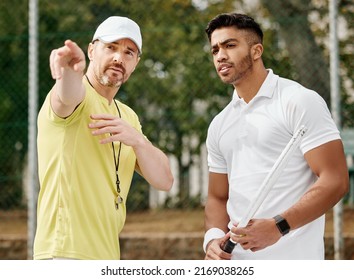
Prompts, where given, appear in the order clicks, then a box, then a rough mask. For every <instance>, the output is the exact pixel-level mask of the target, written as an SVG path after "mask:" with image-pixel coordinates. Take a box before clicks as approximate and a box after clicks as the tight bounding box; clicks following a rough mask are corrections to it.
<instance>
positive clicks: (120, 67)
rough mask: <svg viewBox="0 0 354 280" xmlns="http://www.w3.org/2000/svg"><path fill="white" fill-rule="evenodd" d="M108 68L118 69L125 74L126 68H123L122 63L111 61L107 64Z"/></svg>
mask: <svg viewBox="0 0 354 280" xmlns="http://www.w3.org/2000/svg"><path fill="white" fill-rule="evenodd" d="M109 68H113V69H115V70H118V69H120V70H121V71H122V73H123V75H125V72H126V70H125V67H124V66H123V65H122V63H112V64H110V65H108V67H107V69H109Z"/></svg>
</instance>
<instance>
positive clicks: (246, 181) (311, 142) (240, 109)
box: [207, 69, 340, 259]
mask: <svg viewBox="0 0 354 280" xmlns="http://www.w3.org/2000/svg"><path fill="white" fill-rule="evenodd" d="M301 125H305V126H306V127H307V128H308V130H307V132H306V134H305V135H304V137H303V139H302V141H301V143H300V147H299V148H298V149H297V150H296V151H295V154H294V155H293V157H292V158H291V159H290V160H289V162H288V164H287V166H286V167H285V169H284V170H283V172H282V173H281V175H280V178H279V179H278V181H277V182H276V184H275V185H274V186H273V188H272V189H271V191H270V193H269V194H268V196H267V198H266V199H265V201H264V202H263V203H262V205H261V207H260V208H259V210H258V211H257V213H256V214H255V216H254V218H271V217H273V216H275V215H277V214H280V213H282V212H283V211H284V210H286V209H288V208H289V207H291V206H292V205H293V204H294V203H296V202H297V201H298V200H299V199H300V197H301V196H302V195H303V194H304V193H305V192H306V190H307V189H308V188H309V187H310V186H311V185H312V184H313V183H314V182H315V181H316V179H317V177H316V176H315V174H313V173H312V171H311V169H310V168H309V166H308V165H307V162H306V161H305V159H304V154H305V153H306V152H307V151H309V150H311V149H313V148H315V147H318V146H320V145H322V144H324V143H326V142H329V141H332V140H335V139H340V135H339V131H338V129H337V127H336V125H335V123H334V121H333V119H332V117H331V114H330V112H329V110H328V107H327V104H326V103H325V101H324V100H323V98H322V97H321V96H320V95H318V94H317V93H316V92H314V91H312V90H309V89H306V88H305V87H303V86H302V85H300V84H298V83H296V82H294V81H291V80H288V79H284V78H280V77H279V76H277V75H274V74H273V71H272V70H270V69H268V75H267V78H266V80H265V81H264V83H263V85H262V87H261V88H260V90H259V92H258V93H257V95H256V96H255V97H254V98H253V99H252V100H251V101H250V102H249V103H248V104H247V103H246V102H245V101H244V100H243V99H240V98H239V96H238V94H237V92H236V90H235V91H234V94H233V99H232V101H231V102H230V103H229V104H228V105H227V106H226V107H225V108H224V109H223V110H222V111H221V112H220V113H219V114H218V115H217V116H216V117H215V118H214V119H213V121H212V122H211V124H210V127H209V130H208V137H207V149H208V165H209V171H210V172H214V173H225V174H228V180H229V200H228V202H227V212H228V214H229V216H230V223H229V227H230V228H231V226H232V224H234V223H237V222H239V221H240V219H241V218H242V217H243V216H244V215H245V214H246V211H247V209H248V207H249V204H250V202H251V201H252V200H253V198H254V195H255V194H256V193H257V190H258V188H259V187H260V186H261V184H262V182H263V180H264V178H265V177H266V175H267V174H268V172H269V171H270V170H271V168H272V166H273V164H274V163H275V161H276V159H277V158H278V156H279V155H280V154H281V152H282V150H283V149H284V148H285V146H286V145H287V143H288V142H289V140H290V138H291V137H292V135H293V134H294V133H295V132H296V130H297V129H298V128H299V127H300V126H301ZM324 222H325V217H324V216H322V217H320V218H319V219H317V220H315V221H313V222H312V223H310V224H307V225H305V226H303V227H301V228H299V229H297V230H292V231H291V232H290V233H289V234H287V235H285V236H284V237H282V238H281V239H280V240H279V241H278V242H277V243H276V244H274V245H272V246H270V247H267V248H266V249H264V250H261V251H258V252H252V251H250V250H247V251H245V250H243V249H242V247H241V246H236V248H235V250H234V251H233V258H235V259H323V258H324V244H323V236H324Z"/></svg>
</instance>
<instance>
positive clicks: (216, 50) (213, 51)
mask: <svg viewBox="0 0 354 280" xmlns="http://www.w3.org/2000/svg"><path fill="white" fill-rule="evenodd" d="M218 52H219V49H212V50H211V53H212V55H216V54H218Z"/></svg>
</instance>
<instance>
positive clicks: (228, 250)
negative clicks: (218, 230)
mask: <svg viewBox="0 0 354 280" xmlns="http://www.w3.org/2000/svg"><path fill="white" fill-rule="evenodd" d="M235 246H236V243H234V242H232V241H231V240H230V239H229V240H227V242H226V243H225V245H224V247H223V248H222V249H223V251H224V252H226V253H229V254H231V253H232V251H233V249H234V248H235Z"/></svg>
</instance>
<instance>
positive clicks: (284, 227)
mask: <svg viewBox="0 0 354 280" xmlns="http://www.w3.org/2000/svg"><path fill="white" fill-rule="evenodd" d="M274 219H275V223H276V225H277V227H278V229H279V231H280V233H281V234H282V235H285V234H287V233H288V232H289V231H290V226H289V224H288V222H287V221H286V220H285V219H284V218H283V217H282V216H279V215H277V216H275V217H274Z"/></svg>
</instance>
